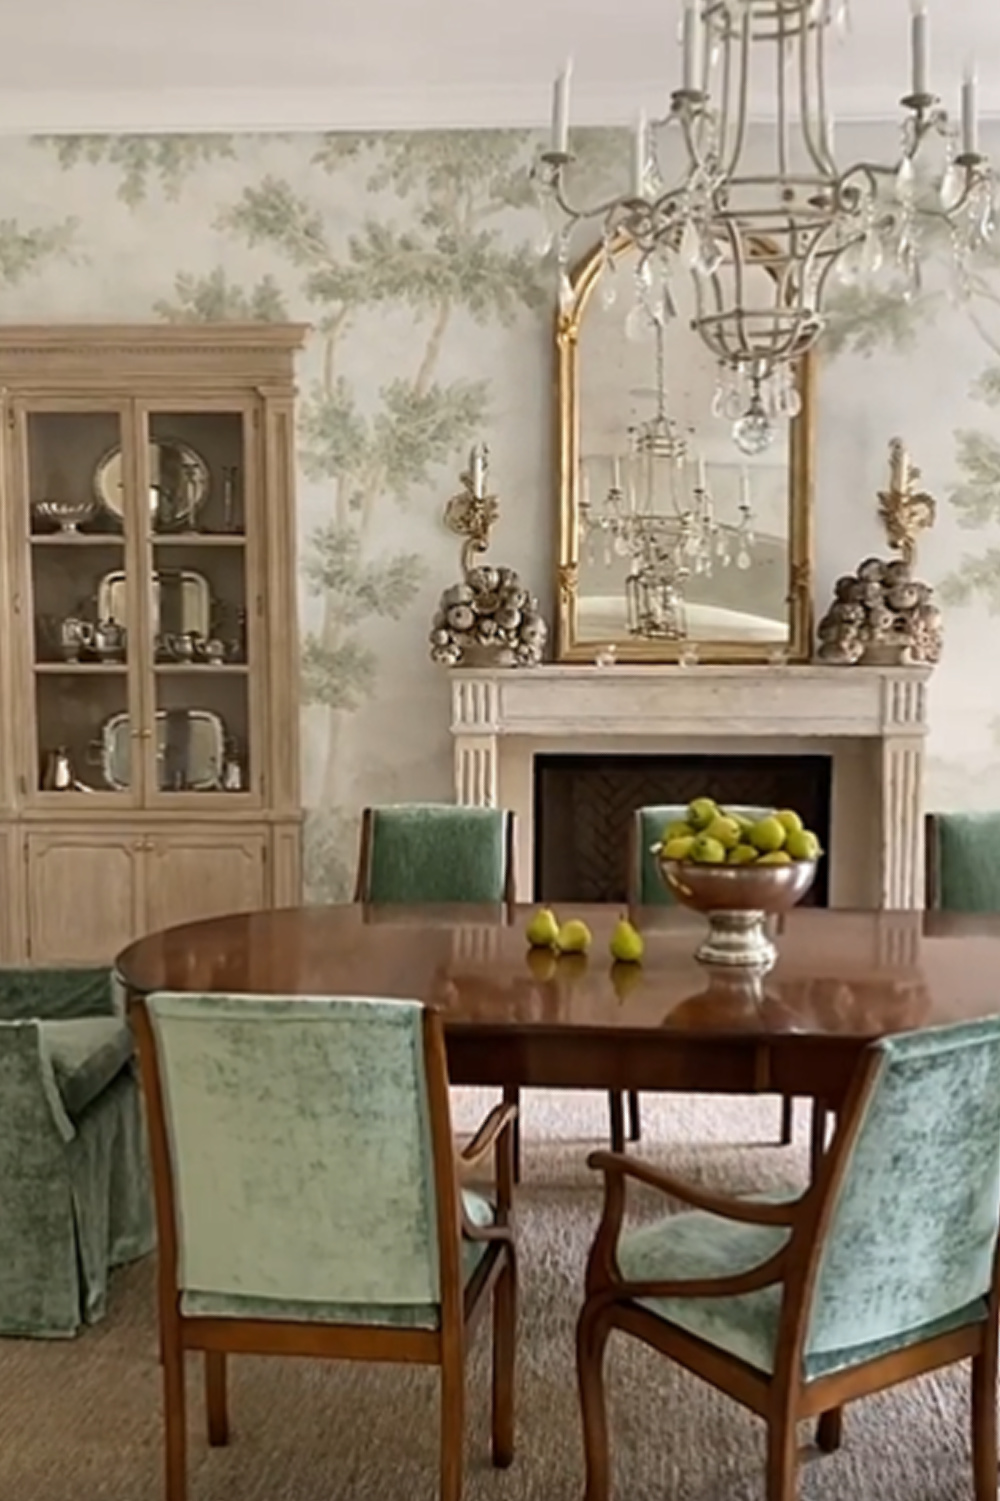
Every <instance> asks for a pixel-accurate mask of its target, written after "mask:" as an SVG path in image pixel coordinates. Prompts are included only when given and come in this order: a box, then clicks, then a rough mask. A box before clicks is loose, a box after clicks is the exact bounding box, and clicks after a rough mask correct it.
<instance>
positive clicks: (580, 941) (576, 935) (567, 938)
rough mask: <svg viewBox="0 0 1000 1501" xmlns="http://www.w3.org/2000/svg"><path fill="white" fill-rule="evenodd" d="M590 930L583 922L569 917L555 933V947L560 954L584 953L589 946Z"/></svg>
mask: <svg viewBox="0 0 1000 1501" xmlns="http://www.w3.org/2000/svg"><path fill="white" fill-rule="evenodd" d="M590 944H591V932H590V929H589V928H588V927H587V924H586V923H585V922H581V921H580V919H579V918H578V917H571V918H570V920H569V922H564V923H563V925H562V927H561V928H560V929H559V930H558V932H557V934H556V948H557V949H558V950H559V952H560V954H585V953H586V952H587V950H588V949H589V948H590Z"/></svg>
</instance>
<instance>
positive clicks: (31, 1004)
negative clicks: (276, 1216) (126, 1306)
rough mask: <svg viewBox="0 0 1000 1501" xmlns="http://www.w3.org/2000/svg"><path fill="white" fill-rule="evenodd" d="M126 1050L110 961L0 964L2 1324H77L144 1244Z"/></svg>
mask: <svg viewBox="0 0 1000 1501" xmlns="http://www.w3.org/2000/svg"><path fill="white" fill-rule="evenodd" d="M131 1052H132V1049H131V1039H130V1036H129V1034H128V1029H127V1025H126V1023H125V1021H124V1020H123V1018H122V1017H121V1015H120V1010H119V998H118V994H117V992H116V990H115V987H114V985H113V982H112V979H111V975H110V973H109V971H107V970H72V969H59V970H57V969H43V968H34V969H30V968H20V969H2V968H0V1334H4V1335H43V1336H44V1335H48V1336H58V1335H62V1336H66V1335H72V1334H75V1333H76V1331H77V1330H78V1328H79V1327H80V1325H81V1324H89V1323H94V1322H95V1321H96V1320H98V1319H99V1318H101V1317H102V1315H103V1313H104V1311H105V1306H106V1300H107V1287H108V1273H109V1271H110V1269H111V1268H112V1267H114V1266H117V1265H119V1264H120V1263H122V1262H125V1261H131V1260H133V1259H135V1258H136V1257H139V1256H142V1255H145V1254H146V1253H147V1252H148V1251H149V1250H150V1249H151V1247H152V1240H153V1236H152V1205H151V1201H150V1193H149V1176H148V1169H147V1160H146V1146H145V1134H144V1132H145V1128H144V1123H143V1119H142V1110H141V1100H140V1096H139V1090H138V1086H137V1082H136V1078H135V1074H134V1064H133V1063H132V1062H131V1061H130V1060H131Z"/></svg>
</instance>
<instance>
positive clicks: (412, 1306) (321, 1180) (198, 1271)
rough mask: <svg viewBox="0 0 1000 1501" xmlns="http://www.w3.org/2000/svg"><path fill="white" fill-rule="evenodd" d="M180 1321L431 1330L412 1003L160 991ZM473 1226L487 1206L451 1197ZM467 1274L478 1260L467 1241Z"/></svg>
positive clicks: (435, 1281) (431, 1219) (433, 1293)
mask: <svg viewBox="0 0 1000 1501" xmlns="http://www.w3.org/2000/svg"><path fill="white" fill-rule="evenodd" d="M146 1004H147V1006H148V1010H149V1016H150V1019H151V1022H152V1028H153V1033H154V1037H155V1042H156V1053H157V1060H158V1068H159V1072H160V1078H161V1081H162V1084H163V1098H164V1112H165V1116H166V1128H167V1137H168V1144H169V1153H170V1158H171V1165H172V1173H173V1181H174V1194H175V1203H176V1220H177V1232H178V1285H179V1288H180V1292H181V1298H182V1307H183V1309H184V1312H185V1313H187V1314H189V1315H191V1316H192V1317H196V1316H198V1315H199V1314H200V1315H204V1316H215V1317H227V1316H228V1317H233V1318H237V1317H240V1318H284V1319H287V1318H292V1319H301V1320H310V1319H312V1320H317V1321H327V1322H335V1323H357V1324H383V1325H393V1326H396V1327H405V1328H435V1327H437V1325H438V1323H439V1321H440V1291H441V1290H440V1277H439V1246H438V1230H437V1204H436V1190H435V1183H434V1171H433V1162H432V1157H431V1143H430V1124H429V1112H428V1105H427V1097H426V1079H425V1073H424V1053H423V1034H422V1014H423V1012H422V1007H421V1006H419V1005H418V1004H417V1003H416V1002H412V1001H378V1000H365V999H335V998H322V997H302V996H300V997H296V998H295V999H287V1000H286V999H285V998H283V997H280V998H279V997H275V996H223V995H179V994H159V995H153V996H151V997H150V998H149V999H148V1001H147V1003H146ZM463 1198H464V1203H465V1210H466V1213H467V1215H468V1217H469V1218H470V1220H471V1221H472V1222H473V1223H474V1224H478V1225H480V1226H485V1225H488V1224H489V1223H490V1222H491V1221H492V1219H493V1217H494V1211H493V1207H492V1205H491V1204H490V1203H489V1202H488V1201H487V1200H486V1199H484V1198H482V1197H481V1196H480V1195H477V1194H472V1193H465V1194H464V1195H463ZM462 1254H463V1261H464V1268H465V1273H466V1276H467V1277H468V1276H469V1275H471V1273H472V1271H473V1270H474V1269H475V1267H476V1266H477V1265H478V1262H479V1260H480V1259H481V1256H482V1254H483V1253H482V1248H481V1246H480V1245H478V1244H476V1243H474V1242H463V1245H462Z"/></svg>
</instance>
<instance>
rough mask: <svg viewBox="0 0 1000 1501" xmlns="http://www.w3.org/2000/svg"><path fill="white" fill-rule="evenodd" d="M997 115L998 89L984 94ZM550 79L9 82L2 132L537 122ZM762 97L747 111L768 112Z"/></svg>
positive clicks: (579, 112) (602, 108)
mask: <svg viewBox="0 0 1000 1501" xmlns="http://www.w3.org/2000/svg"><path fill="white" fill-rule="evenodd" d="M663 98H664V88H663V84H662V83H657V84H650V85H649V86H648V87H645V88H643V87H639V88H626V87H624V86H622V87H615V88H591V89H586V88H584V87H581V88H580V89H579V90H577V91H576V92H575V93H574V99H573V120H574V124H576V125H579V126H587V125H605V126H607V125H621V126H623V127H631V123H632V121H633V120H634V118H635V115H636V110H637V107H638V106H640V105H646V106H647V107H648V108H650V109H651V110H652V111H653V112H654V113H655V112H656V111H657V110H658V109H659V107H660V104H661V101H662V100H663ZM983 103H984V106H985V109H984V114H986V115H992V116H995V115H1000V90H998V91H997V94H996V97H995V98H993V99H990V98H987V99H985V100H984V101H983ZM836 106H837V107H836V114H837V118H838V121H839V122H842V123H844V124H852V123H862V122H867V123H875V122H885V121H898V120H899V118H900V111H899V107H898V105H897V104H896V103H895V101H894V99H893V98H892V97H891V91H889V93H888V95H887V93H886V91H882V90H876V89H875V88H872V87H867V86H865V87H859V88H856V89H853V90H850V91H848V92H847V93H845V92H844V91H839V92H838V95H837V98H836ZM548 108H549V90H548V86H547V85H545V84H542V85H541V86H538V87H536V86H534V85H531V86H527V85H523V84H520V85H517V86H516V87H510V88H493V89H489V88H475V87H469V86H464V87H463V86H459V85H447V86H445V87H433V86H430V85H425V86H413V87H411V88H407V89H373V88H358V89H353V90H345V89H331V90H329V91H327V90H319V89H312V90H310V89H304V90H303V89H187V90H184V89H178V90H169V91H168V90H159V91H153V90H145V91H141V92H140V91H135V92H132V91H126V90H114V91H110V90H100V91H99V90H93V91H86V90H82V91H78V92H74V91H72V90H53V91H42V90H23V91H21V92H18V91H17V90H8V91H5V92H3V93H2V94H0V134H2V135H7V136H11V135H49V134H51V135H72V134H156V133H164V134H175V133H198V134H201V133H206V134H216V133H226V132H232V133H243V132H251V133H259V134H269V133H272V132H298V131H303V132H305V131H335V130H344V131H347V130H351V131H384V130H462V129H466V130H488V129H538V128H543V127H547V126H548ZM771 114H772V112H771V110H770V108H769V105H768V102H767V101H762V104H761V107H760V108H759V109H757V110H755V111H754V115H755V118H757V119H760V120H767V119H769V118H771Z"/></svg>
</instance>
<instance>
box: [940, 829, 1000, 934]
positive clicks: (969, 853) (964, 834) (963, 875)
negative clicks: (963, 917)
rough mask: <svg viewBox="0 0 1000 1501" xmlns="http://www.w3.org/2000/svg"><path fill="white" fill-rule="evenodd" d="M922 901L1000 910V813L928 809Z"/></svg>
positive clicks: (948, 907) (947, 908)
mask: <svg viewBox="0 0 1000 1501" xmlns="http://www.w3.org/2000/svg"><path fill="white" fill-rule="evenodd" d="M925 835H926V843H927V894H926V902H927V906H928V907H933V908H936V909H939V910H941V911H943V912H1000V813H929V814H928V815H927V818H926V821H925Z"/></svg>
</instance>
